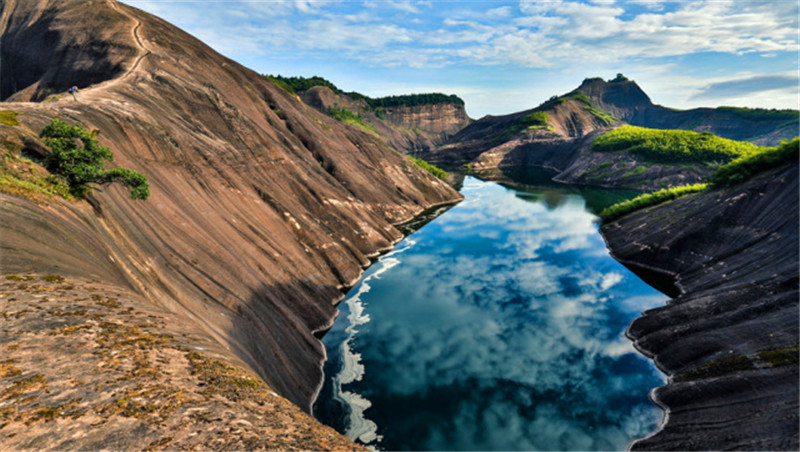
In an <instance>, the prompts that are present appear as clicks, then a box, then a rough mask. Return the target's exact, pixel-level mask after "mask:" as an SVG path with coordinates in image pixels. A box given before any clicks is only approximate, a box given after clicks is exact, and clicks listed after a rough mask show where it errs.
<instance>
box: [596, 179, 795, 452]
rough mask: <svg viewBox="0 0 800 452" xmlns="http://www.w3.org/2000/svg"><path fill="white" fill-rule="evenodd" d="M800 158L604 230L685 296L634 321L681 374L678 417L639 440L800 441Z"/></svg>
mask: <svg viewBox="0 0 800 452" xmlns="http://www.w3.org/2000/svg"><path fill="white" fill-rule="evenodd" d="M798 204H799V203H798V166H797V164H796V163H795V164H792V165H788V166H784V167H783V168H779V169H776V170H772V171H769V172H767V173H764V174H762V175H760V176H757V177H755V178H753V179H752V180H750V181H748V182H746V183H743V184H741V185H739V186H736V187H732V188H729V189H722V190H712V191H708V192H702V193H698V194H695V195H690V196H687V197H685V198H681V199H678V200H676V201H673V202H671V203H667V204H663V205H661V206H656V207H653V208H649V209H644V210H642V211H638V212H634V213H632V214H630V215H627V216H625V217H623V218H621V219H620V220H618V221H616V222H614V223H612V224H609V225H607V226H604V227H603V228H601V230H600V231H601V233H602V234H603V236H604V237H605V238H606V241H607V243H608V246H609V249H611V251H612V254H613V256H614V257H615V258H616V259H617V260H619V261H620V262H622V263H623V264H625V265H626V266H628V267H629V268H630V269H631V270H633V271H634V272H637V273H639V274H640V275H641V276H642V277H643V278H644V279H645V280H646V281H648V282H651V283H652V284H653V285H655V286H657V287H658V286H661V287H663V288H665V291H666V292H667V293H671V295H672V296H674V297H675V298H674V299H673V300H671V301H670V302H669V304H668V305H666V306H664V307H661V308H656V309H653V310H650V311H647V312H645V313H644V314H643V316H642V317H640V318H638V319H636V320H635V321H634V322H633V323H632V324H631V326H630V327H629V329H628V336H629V337H630V338H631V339H633V340H634V343H635V346H636V348H637V349H638V350H640V351H641V352H642V353H644V354H645V355H647V356H650V357H652V358H653V359H654V360H655V362H656V364H657V365H658V367H659V368H661V369H662V370H663V371H664V372H665V373H667V374H668V375H669V376H670V379H669V383H668V384H667V385H666V386H664V387H661V388H658V389H656V390H654V391H653V393H652V395H651V396H652V398H653V400H655V401H656V402H657V403H658V404H659V405H661V406H662V407H664V408H665V409H666V410H667V412H668V416H667V418H666V422H665V423H664V425H662V426H661V429H660V430H659V431H658V432H657V433H655V434H654V435H652V436H650V437H648V438H645V439H642V440H639V441H636V442H635V443H633V445H632V448H633V449H634V450H730V449H749V450H798V447H800V427H798V425H799V424H798V362H799V361H800V360H799V359H798V353H800V351H799V350H798V334H800V327H799V325H798V322H799V320H798V314H799V313H800V312H799V311H798V295H799V292H798V289H799V288H800V287H799V282H798V252H800V249H798V228H799V227H800V219H799V218H798V208H799V207H800V206H799V205H798Z"/></svg>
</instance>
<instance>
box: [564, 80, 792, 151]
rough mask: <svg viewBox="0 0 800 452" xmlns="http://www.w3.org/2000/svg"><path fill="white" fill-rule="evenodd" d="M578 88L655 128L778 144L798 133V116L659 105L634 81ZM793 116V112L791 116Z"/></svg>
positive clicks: (586, 83)
mask: <svg viewBox="0 0 800 452" xmlns="http://www.w3.org/2000/svg"><path fill="white" fill-rule="evenodd" d="M578 90H579V91H581V92H582V93H584V94H586V95H587V96H588V97H589V99H590V100H591V101H592V104H593V105H595V106H597V107H598V108H600V109H601V110H604V111H607V112H609V113H611V114H612V115H613V116H614V117H616V118H618V119H620V120H622V121H625V122H627V123H628V124H631V125H634V126H641V127H649V128H653V129H683V130H693V131H695V132H711V133H713V134H714V135H718V136H721V137H723V138H729V139H732V140H739V141H751V142H753V143H755V144H758V145H761V146H775V145H778V144H779V143H780V142H781V140H790V139H792V138H794V137H795V136H797V127H798V119H797V115H796V114H795V115H794V118H788V119H787V118H786V117H769V116H768V115H766V116H758V115H747V114H742V113H740V112H737V111H736V109H732V108H725V107H721V108H693V109H690V110H675V109H671V108H666V107H662V106H661V105H655V104H653V103H652V102H651V101H650V98H649V97H648V96H647V94H645V92H644V91H642V89H641V88H640V87H639V85H637V84H636V82H634V81H630V80H626V81H612V82H607V81H604V80H602V79H586V80H585V81H584V82H583V84H581V86H580V87H578ZM790 116H791V115H790Z"/></svg>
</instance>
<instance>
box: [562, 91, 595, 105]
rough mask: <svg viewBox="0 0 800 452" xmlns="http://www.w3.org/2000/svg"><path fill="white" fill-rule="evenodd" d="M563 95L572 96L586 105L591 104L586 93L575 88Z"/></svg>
mask: <svg viewBox="0 0 800 452" xmlns="http://www.w3.org/2000/svg"><path fill="white" fill-rule="evenodd" d="M565 97H571V98H573V99H575V100H578V101H581V102H583V103H584V104H586V105H592V101H591V100H589V96H587V95H586V94H583V92H581V91H577V90H576V91H573V92H571V93H569V94H567V95H566V96H565Z"/></svg>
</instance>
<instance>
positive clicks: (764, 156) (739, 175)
mask: <svg viewBox="0 0 800 452" xmlns="http://www.w3.org/2000/svg"><path fill="white" fill-rule="evenodd" d="M799 145H800V139H798V138H795V139H794V140H792V141H784V142H783V143H781V144H780V146H776V147H772V148H761V149H760V150H758V151H757V152H756V153H754V154H749V155H746V156H744V157H739V158H738V159H736V160H734V161H732V162H730V163H728V164H727V165H724V166H722V167H720V168H719V169H718V170H717V171H716V172H715V173H714V174H712V175H711V184H713V185H714V186H718V187H726V186H731V185H735V184H739V183H742V182H744V181H746V180H748V179H750V178H751V177H753V176H754V175H755V174H758V173H760V172H762V171H765V170H768V169H770V168H775V167H777V166H780V165H782V164H784V163H787V162H797V161H798V156H799V155H800V152H798V148H799V147H800V146H799Z"/></svg>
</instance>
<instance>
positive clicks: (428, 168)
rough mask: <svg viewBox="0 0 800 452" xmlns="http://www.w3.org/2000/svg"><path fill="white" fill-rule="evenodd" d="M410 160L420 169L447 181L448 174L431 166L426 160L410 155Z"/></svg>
mask: <svg viewBox="0 0 800 452" xmlns="http://www.w3.org/2000/svg"><path fill="white" fill-rule="evenodd" d="M408 158H409V159H410V160H411V161H412V162H414V163H416V164H417V165H418V166H419V167H420V168H422V169H424V170H425V171H427V172H429V173H431V174H433V175H434V176H436V177H438V178H439V179H445V178H446V177H447V172H446V171H445V170H443V169H441V168H439V167H437V166H434V165H431V164H430V163H428V162H426V161H425V160H422V159H418V158H416V157H411V156H410V155H409V156H408Z"/></svg>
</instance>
